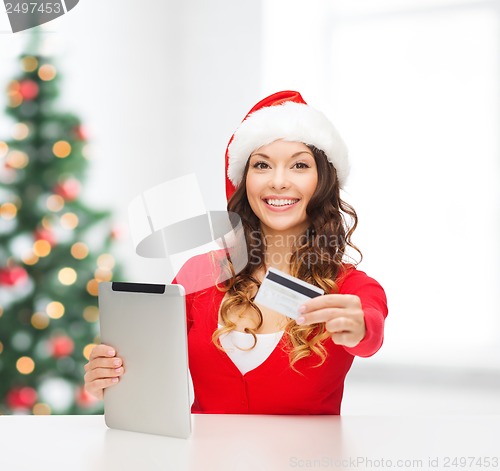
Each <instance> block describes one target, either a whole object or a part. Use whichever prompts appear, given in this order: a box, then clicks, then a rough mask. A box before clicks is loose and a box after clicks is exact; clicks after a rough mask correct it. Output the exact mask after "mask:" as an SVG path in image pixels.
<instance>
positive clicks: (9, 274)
mask: <svg viewBox="0 0 500 471" xmlns="http://www.w3.org/2000/svg"><path fill="white" fill-rule="evenodd" d="M27 281H28V273H27V272H26V270H25V269H24V268H23V267H16V266H15V267H4V268H1V269H0V285H7V286H19V285H23V284H24V283H26V282H27Z"/></svg>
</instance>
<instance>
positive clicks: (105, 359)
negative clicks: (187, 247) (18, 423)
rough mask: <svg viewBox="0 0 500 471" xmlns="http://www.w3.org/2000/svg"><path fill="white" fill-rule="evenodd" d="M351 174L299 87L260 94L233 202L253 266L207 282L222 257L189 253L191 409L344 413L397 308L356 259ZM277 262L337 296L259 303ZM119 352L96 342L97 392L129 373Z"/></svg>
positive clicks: (230, 152)
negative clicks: (358, 374)
mask: <svg viewBox="0 0 500 471" xmlns="http://www.w3.org/2000/svg"><path fill="white" fill-rule="evenodd" d="M348 172H349V164H348V159H347V150H346V148H345V145H344V143H343V141H342V139H341V138H340V136H339V135H338V133H337V131H336V130H335V128H334V127H333V126H332V124H331V123H330V122H329V121H328V119H327V118H326V117H325V116H324V115H323V114H322V113H320V112H319V111H317V110H314V109H313V108H311V107H309V106H308V105H307V103H306V102H305V101H304V100H303V99H302V97H301V96H300V94H299V93H297V92H291V91H284V92H278V93H276V94H274V95H271V96H270V97H267V98H265V99H264V100H262V101H261V102H259V103H258V104H257V105H255V106H254V107H253V108H252V110H250V112H249V113H248V115H247V116H246V118H245V119H244V120H243V122H242V123H241V125H240V127H239V128H238V129H237V131H236V132H235V134H234V135H233V137H232V138H231V140H230V142H229V145H228V148H227V150H226V194H227V197H228V210H229V211H233V212H236V213H237V214H238V215H239V216H240V217H241V219H242V222H243V227H244V232H245V239H246V244H247V251H248V264H247V265H246V267H245V268H244V269H243V271H241V272H240V273H234V270H233V272H232V276H230V277H224V279H226V278H229V279H228V280H227V281H225V282H222V283H217V284H214V286H213V287H211V288H208V289H206V288H205V289H201V290H197V289H196V286H195V285H196V282H197V280H200V279H202V278H203V277H204V276H205V275H206V274H207V273H212V271H213V260H214V257H213V256H212V257H211V256H201V257H196V258H195V259H193V260H191V261H189V262H188V263H187V264H186V265H185V266H184V267H183V269H182V270H181V272H180V273H179V275H178V277H177V279H178V280H182V283H181V284H186V283H192V286H189V289H187V292H188V293H192V294H188V295H187V296H186V308H187V309H186V312H187V321H188V345H189V366H190V372H191V376H192V379H193V385H194V392H195V400H194V404H193V406H192V411H193V412H198V413H238V414H241V413H254V414H340V406H341V400H342V394H343V387H344V379H345V376H346V374H347V372H348V371H349V368H350V366H351V364H352V361H353V358H354V356H356V355H357V356H363V357H366V356H371V355H373V354H374V353H375V352H376V351H377V350H378V349H379V348H380V346H381V345H382V340H383V328H384V320H385V317H386V316H387V303H386V298H385V294H384V291H383V289H382V287H381V286H380V285H379V284H378V283H377V282H376V281H375V280H373V279H372V278H369V277H368V276H367V275H366V274H365V273H363V272H361V271H359V270H357V269H356V268H355V266H354V265H352V264H348V263H347V258H348V255H347V253H346V251H347V250H348V248H350V249H353V250H357V249H356V247H355V246H354V245H353V244H352V243H351V235H352V232H353V231H354V229H355V228H356V225H357V216H356V212H355V211H354V209H353V208H351V207H350V206H349V205H348V204H346V203H345V202H344V201H342V199H341V198H340V189H341V188H342V186H343V185H344V184H345V180H346V177H347V174H348ZM358 252H359V251H358ZM215 258H217V257H215ZM222 265H223V267H222V269H227V270H231V269H232V266H231V263H229V264H227V263H226V264H225V265H224V264H222ZM269 267H273V268H276V269H278V270H281V271H283V272H286V273H288V274H290V275H292V276H295V277H297V278H300V279H301V280H304V281H306V282H308V283H310V284H313V285H316V286H318V287H320V288H322V289H323V290H324V291H325V293H327V294H325V295H323V296H318V297H316V298H313V299H311V300H309V301H307V302H305V303H304V304H303V305H302V306H301V307H300V308H299V312H300V316H299V317H298V318H296V319H292V318H290V317H287V316H285V315H283V314H280V313H278V312H276V311H272V310H271V309H268V308H266V307H265V306H258V305H256V304H255V303H254V298H255V295H256V293H257V291H258V288H259V286H260V284H261V282H262V280H263V278H264V276H265V274H266V270H267V269H268V268H269ZM221 279H222V278H221ZM174 282H175V281H174ZM193 291H194V292H193ZM115 355H116V352H115V351H114V350H113V348H111V347H109V346H105V345H100V346H97V347H95V348H94V350H93V352H92V354H91V357H90V361H89V363H88V364H87V365H86V368H85V369H86V374H85V383H86V388H87V391H89V392H90V393H92V394H93V395H95V396H96V397H98V398H102V397H103V391H104V389H106V388H107V387H109V386H112V385H113V384H116V383H117V382H118V381H119V378H120V376H121V375H122V374H123V373H124V366H123V361H122V359H121V358H118V357H116V356H115Z"/></svg>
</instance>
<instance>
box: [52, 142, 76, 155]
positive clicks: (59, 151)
mask: <svg viewBox="0 0 500 471" xmlns="http://www.w3.org/2000/svg"><path fill="white" fill-rule="evenodd" d="M52 152H53V153H54V155H55V156H56V157H59V158H60V159H64V158H66V157H68V155H69V154H71V144H70V143H69V142H68V141H57V142H56V143H55V144H54V145H53V146H52Z"/></svg>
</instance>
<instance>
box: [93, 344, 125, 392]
mask: <svg viewBox="0 0 500 471" xmlns="http://www.w3.org/2000/svg"><path fill="white" fill-rule="evenodd" d="M123 372H124V369H123V361H122V359H121V358H118V357H117V356H116V351H115V349H114V348H113V347H110V346H109V345H96V346H95V347H94V348H93V350H92V352H91V353H90V359H89V362H88V363H87V364H86V365H85V376H84V379H85V390H86V391H87V392H88V393H90V394H92V396H95V397H97V399H102V398H103V397H104V389H106V388H108V387H109V386H113V385H115V384H116V383H118V381H119V380H120V376H121V375H122V374H123Z"/></svg>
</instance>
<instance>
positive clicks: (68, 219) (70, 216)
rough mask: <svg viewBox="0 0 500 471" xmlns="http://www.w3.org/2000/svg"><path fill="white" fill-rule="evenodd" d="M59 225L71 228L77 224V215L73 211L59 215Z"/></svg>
mask: <svg viewBox="0 0 500 471" xmlns="http://www.w3.org/2000/svg"><path fill="white" fill-rule="evenodd" d="M61 226H62V227H64V229H69V230H73V229H75V228H76V227H77V226H78V216H77V215H76V214H75V213H65V214H63V215H62V216H61Z"/></svg>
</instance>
